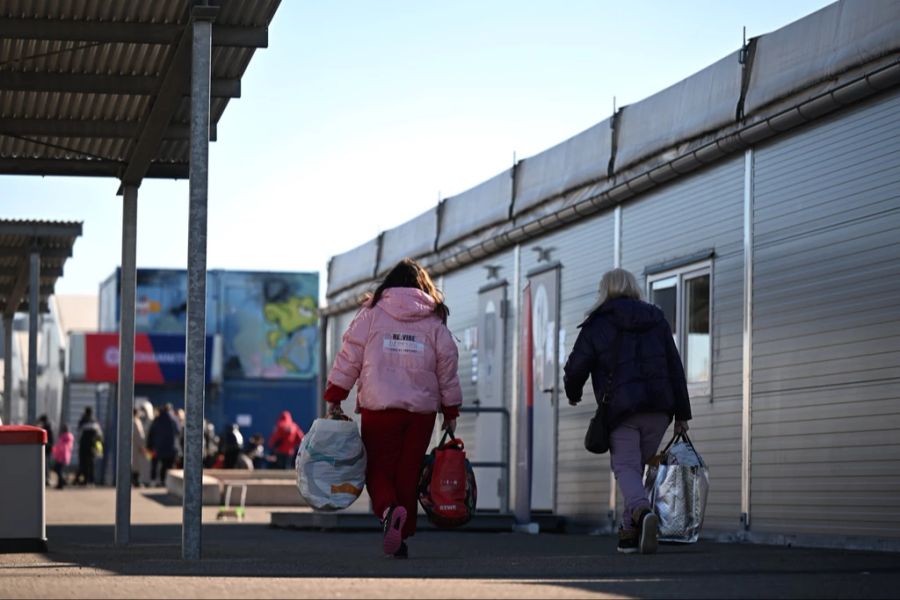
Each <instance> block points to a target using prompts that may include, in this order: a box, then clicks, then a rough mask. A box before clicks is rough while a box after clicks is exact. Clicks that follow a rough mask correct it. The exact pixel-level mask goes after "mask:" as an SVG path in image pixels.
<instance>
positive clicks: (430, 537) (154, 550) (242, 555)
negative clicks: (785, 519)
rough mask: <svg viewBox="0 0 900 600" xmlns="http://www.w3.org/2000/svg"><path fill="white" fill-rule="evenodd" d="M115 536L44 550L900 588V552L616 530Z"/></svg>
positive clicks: (222, 565) (813, 587)
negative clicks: (406, 544)
mask: <svg viewBox="0 0 900 600" xmlns="http://www.w3.org/2000/svg"><path fill="white" fill-rule="evenodd" d="M130 533H131V543H130V544H129V545H128V546H127V547H125V548H117V547H115V546H113V544H112V540H113V539H114V528H113V527H112V526H104V525H55V526H50V527H48V539H49V552H48V554H47V558H48V559H49V560H50V561H54V562H57V563H59V564H61V565H80V566H84V567H90V568H94V569H102V570H104V571H109V572H112V573H115V574H118V575H126V576H200V577H246V578H276V577H284V578H308V577H309V578H313V577H314V578H321V577H326V578H332V577H333V578H347V577H353V578H368V577H374V578H385V577H391V578H413V579H423V578H424V579H432V578H433V579H459V578H465V579H487V580H495V581H496V582H498V583H502V582H519V583H525V584H534V585H538V586H542V585H547V586H555V587H557V588H558V587H560V586H561V587H564V588H572V589H573V590H574V589H577V590H583V591H588V592H600V593H604V594H620V595H624V596H631V597H704V598H711V597H716V598H747V597H777V598H788V597H843V598H876V597H883V598H893V597H896V594H897V589H900V587H898V586H900V556H898V555H896V554H890V553H874V552H856V551H839V550H820V549H815V550H813V549H800V548H785V547H771V546H759V545H744V544H718V543H713V542H705V541H701V542H700V543H698V544H695V545H690V546H663V547H661V548H660V551H659V553H657V554H655V555H649V556H641V555H627V556H626V555H620V554H617V553H616V552H615V542H614V540H613V538H611V537H607V536H587V535H571V534H570V535H551V534H541V535H523V534H514V533H464V532H438V531H421V532H420V533H419V534H418V535H417V536H415V537H414V538H412V540H411V541H410V554H411V557H410V559H408V560H396V559H391V558H386V557H384V556H383V555H382V554H381V551H380V536H379V535H378V534H377V533H373V532H339V533H338V532H319V531H297V530H287V529H274V528H271V527H268V526H266V525H260V524H243V523H235V522H227V523H226V522H223V523H209V524H204V526H203V534H202V539H203V552H202V555H203V558H202V559H201V560H199V561H188V560H182V558H181V527H180V526H179V525H133V526H132V528H131V532H130Z"/></svg>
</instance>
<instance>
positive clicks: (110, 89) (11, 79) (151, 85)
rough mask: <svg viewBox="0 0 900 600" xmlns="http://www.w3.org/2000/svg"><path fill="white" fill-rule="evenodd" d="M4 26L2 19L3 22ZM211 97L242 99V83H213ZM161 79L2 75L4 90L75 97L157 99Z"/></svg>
mask: <svg viewBox="0 0 900 600" xmlns="http://www.w3.org/2000/svg"><path fill="white" fill-rule="evenodd" d="M0 22H2V19H0ZM211 86H212V87H211V90H210V93H211V94H212V96H214V97H216V98H240V97H241V80H240V79H213V80H212V84H211ZM179 87H180V89H179V90H178V93H179V95H180V96H190V94H191V90H190V79H185V80H184V81H181V82H180V86H179ZM159 88H160V79H159V78H158V77H150V76H144V75H88V74H71V73H34V72H29V73H19V72H15V71H0V90H9V91H16V92H63V93H66V92H68V93H73V94H121V95H137V96H153V95H155V94H156V92H157V90H159Z"/></svg>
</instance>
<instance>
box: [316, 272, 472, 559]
mask: <svg viewBox="0 0 900 600" xmlns="http://www.w3.org/2000/svg"><path fill="white" fill-rule="evenodd" d="M449 314H450V309H449V308H447V305H446V304H444V301H443V295H442V294H441V292H439V291H438V290H437V288H436V287H435V286H434V283H433V282H432V281H431V277H430V276H429V275H428V272H427V271H425V269H423V268H422V267H421V266H419V264H418V263H416V262H415V261H414V260H411V259H408V258H406V259H403V260H402V261H400V263H399V264H397V266H395V267H394V268H393V269H392V270H391V272H390V273H388V275H387V277H385V279H384V281H383V282H382V283H381V285H379V286H378V288H377V289H376V290H375V293H374V294H372V296H371V297H369V298H368V299H367V300H366V301H365V302H364V304H363V307H362V308H361V309H360V311H359V313H357V315H356V317H355V318H354V319H353V322H352V323H350V326H349V327H348V328H347V331H346V333H344V337H343V345H342V347H341V351H340V353H339V354H338V355H337V358H335V361H334V366H332V368H331V373H330V374H329V375H328V385H327V387H326V389H325V400H327V401H328V402H330V403H331V407H332V408H331V409H330V411H331V412H332V413H337V414H340V413H341V405H340V403H341V401H342V400H344V399H346V398H347V396H348V395H349V393H350V389H351V388H352V387H353V385H354V384H357V393H356V411H357V412H358V413H360V414H361V416H362V427H361V433H362V439H363V444H364V445H365V447H366V454H367V461H368V462H367V466H366V487H367V488H368V491H369V497H370V498H371V499H372V508H373V511H374V512H375V515H376V516H378V517H379V518H380V519H381V521H382V524H383V526H384V536H383V540H382V546H383V549H384V553H385V554H387V555H393V556H395V557H398V558H406V557H407V556H408V550H407V547H406V542H405V541H404V540H406V539H407V538H408V537H410V536H412V535H413V534H414V533H415V531H416V487H417V484H418V477H419V470H420V469H421V467H422V459H423V458H424V456H425V451H426V450H427V449H428V444H429V442H430V440H431V434H432V432H433V431H434V423H435V417H436V415H437V412H438V411H441V413H442V414H443V428H444V429H447V428H451V429H452V428H454V427H455V425H456V417H457V416H458V415H459V405H460V404H462V391H461V389H460V387H459V377H458V376H457V363H458V358H459V352H458V350H457V348H456V343H455V342H454V341H453V336H452V335H451V333H450V330H449V329H448V328H447V316H448V315H449Z"/></svg>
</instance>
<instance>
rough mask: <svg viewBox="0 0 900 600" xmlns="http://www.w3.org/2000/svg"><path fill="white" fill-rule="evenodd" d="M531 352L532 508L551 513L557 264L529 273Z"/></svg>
mask: <svg viewBox="0 0 900 600" xmlns="http://www.w3.org/2000/svg"><path fill="white" fill-rule="evenodd" d="M528 281H529V283H530V284H531V336H532V343H533V352H534V359H533V365H534V421H533V428H532V460H531V509H532V510H537V511H552V510H554V508H555V498H556V416H557V406H558V403H559V385H557V382H558V381H559V359H558V357H559V265H558V264H557V265H550V266H548V267H543V268H541V269H539V270H537V269H536V270H534V271H532V272H530V273H529V274H528Z"/></svg>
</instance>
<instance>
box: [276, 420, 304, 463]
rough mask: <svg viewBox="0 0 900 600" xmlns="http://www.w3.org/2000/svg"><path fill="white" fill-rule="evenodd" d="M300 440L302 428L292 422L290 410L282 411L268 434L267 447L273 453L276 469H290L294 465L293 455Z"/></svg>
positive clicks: (301, 438) (301, 439)
mask: <svg viewBox="0 0 900 600" xmlns="http://www.w3.org/2000/svg"><path fill="white" fill-rule="evenodd" d="M302 441H303V430H302V429H300V426H299V425H297V424H296V423H294V419H293V418H292V417H291V411H289V410H286V411H284V412H282V413H281V416H280V417H278V421H277V422H276V423H275V427H274V429H272V435H270V436H269V447H270V448H272V454H274V455H275V468H276V469H290V468H291V467H293V466H294V457H295V456H296V455H297V448H298V447H299V446H300V442H302Z"/></svg>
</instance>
